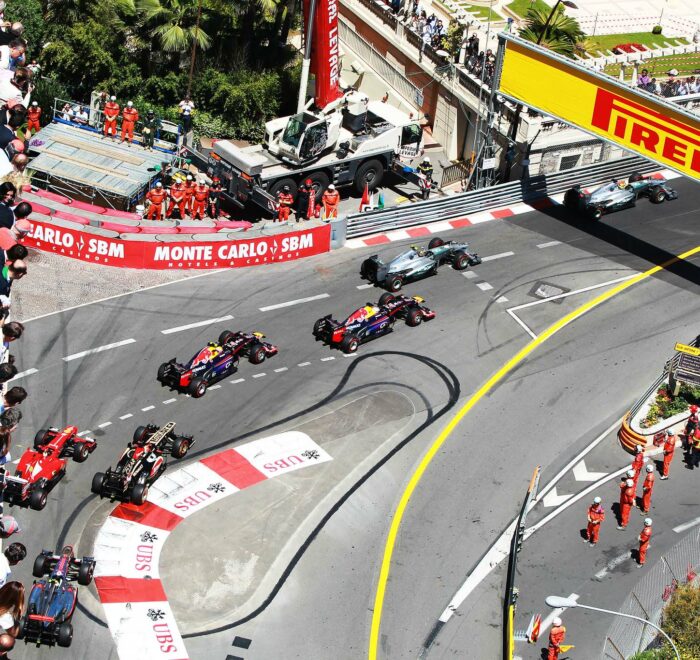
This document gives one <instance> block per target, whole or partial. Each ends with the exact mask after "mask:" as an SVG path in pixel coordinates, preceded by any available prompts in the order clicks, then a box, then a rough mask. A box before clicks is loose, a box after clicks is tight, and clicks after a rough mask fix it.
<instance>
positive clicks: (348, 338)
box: [340, 335, 360, 353]
mask: <svg viewBox="0 0 700 660" xmlns="http://www.w3.org/2000/svg"><path fill="white" fill-rule="evenodd" d="M359 347H360V340H359V339H358V338H357V337H355V335H345V337H343V339H342V341H341V342H340V350H341V351H343V353H355V352H357V349H358V348H359Z"/></svg>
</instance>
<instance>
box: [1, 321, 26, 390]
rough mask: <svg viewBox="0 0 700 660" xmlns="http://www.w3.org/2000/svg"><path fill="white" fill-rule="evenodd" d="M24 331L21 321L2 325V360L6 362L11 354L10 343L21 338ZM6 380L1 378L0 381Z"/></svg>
mask: <svg viewBox="0 0 700 660" xmlns="http://www.w3.org/2000/svg"><path fill="white" fill-rule="evenodd" d="M23 332H24V326H23V325H22V324H21V323H20V322H19V321H10V322H8V323H5V324H4V325H3V326H2V346H0V351H1V352H0V362H2V363H3V364H5V363H6V362H7V360H8V357H9V355H10V344H11V343H12V342H13V341H15V340H17V339H19V338H20V337H21V336H22V333H23ZM13 377H14V376H13ZM4 382H5V381H3V380H0V383H4Z"/></svg>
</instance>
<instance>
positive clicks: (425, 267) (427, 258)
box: [360, 237, 481, 292]
mask: <svg viewBox="0 0 700 660" xmlns="http://www.w3.org/2000/svg"><path fill="white" fill-rule="evenodd" d="M448 263H449V264H452V268H454V269H455V270H465V269H467V268H469V266H476V265H478V264H480V263H481V257H479V255H478V254H476V253H475V252H470V251H469V245H468V244H467V243H458V242H456V241H448V242H447V243H445V241H443V240H442V239H441V238H438V237H435V238H433V239H431V240H430V243H428V249H427V250H426V249H424V248H421V247H419V246H417V245H412V246H411V247H410V249H409V250H407V251H406V252H402V253H401V254H399V255H398V256H396V257H394V258H393V259H392V260H391V261H389V262H388V263H384V262H383V261H382V260H381V259H380V258H379V257H378V256H377V255H376V254H374V255H372V256H371V257H369V258H368V259H365V260H364V261H363V262H362V266H360V277H362V279H363V280H367V281H369V282H372V283H373V284H377V285H378V286H381V287H382V288H384V289H387V290H388V291H393V292H396V291H398V290H399V289H400V288H401V287H402V286H403V285H404V284H406V282H413V281H414V280H418V279H421V278H423V277H429V276H430V275H436V274H437V271H438V268H439V267H440V266H442V265H443V264H448Z"/></svg>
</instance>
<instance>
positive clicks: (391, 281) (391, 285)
mask: <svg viewBox="0 0 700 660" xmlns="http://www.w3.org/2000/svg"><path fill="white" fill-rule="evenodd" d="M402 286H403V279H402V278H401V277H400V276H399V275H394V276H393V277H389V278H388V279H387V281H386V288H387V289H389V291H394V292H396V291H400V290H401V287H402Z"/></svg>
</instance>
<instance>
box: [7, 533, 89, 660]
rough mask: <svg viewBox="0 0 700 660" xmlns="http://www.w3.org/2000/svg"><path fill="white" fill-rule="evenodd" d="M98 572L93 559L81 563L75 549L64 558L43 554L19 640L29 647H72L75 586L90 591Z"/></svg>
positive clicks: (65, 550)
mask: <svg viewBox="0 0 700 660" xmlns="http://www.w3.org/2000/svg"><path fill="white" fill-rule="evenodd" d="M94 572H95V560H94V559H93V558H92V557H83V558H82V559H77V558H76V556H75V554H74V552H73V547H72V546H70V545H67V546H66V547H65V548H63V550H61V554H60V555H55V554H54V553H53V552H51V551H50V550H42V551H41V554H40V555H39V556H38V557H37V558H36V560H35V561H34V568H33V569H32V574H33V575H34V577H36V578H44V576H46V575H48V578H44V579H39V580H34V586H32V590H31V592H30V594H29V601H28V603H27V613H26V614H25V616H24V621H23V622H22V625H21V627H20V631H19V635H18V639H23V640H24V642H25V644H36V645H37V646H40V645H41V644H46V645H48V646H54V645H55V644H58V645H59V646H64V647H68V646H70V645H71V642H72V641H73V624H72V623H71V619H72V617H73V612H75V606H76V605H77V604H78V589H77V587H75V586H73V585H72V584H71V582H76V581H77V582H78V584H80V585H82V586H84V587H87V586H88V585H89V584H90V583H91V582H92V576H93V573H94Z"/></svg>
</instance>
